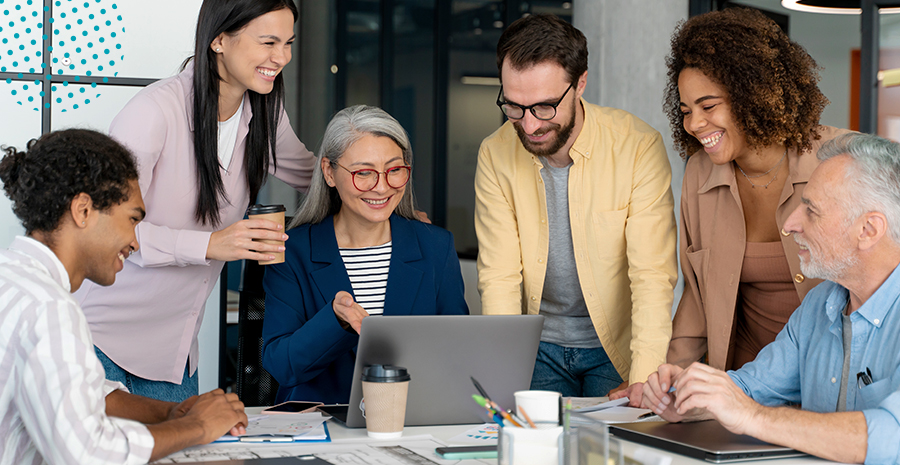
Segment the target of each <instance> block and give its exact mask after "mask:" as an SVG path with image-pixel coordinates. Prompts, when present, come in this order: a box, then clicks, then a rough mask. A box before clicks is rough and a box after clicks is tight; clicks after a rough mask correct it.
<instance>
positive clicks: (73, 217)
mask: <svg viewBox="0 0 900 465" xmlns="http://www.w3.org/2000/svg"><path fill="white" fill-rule="evenodd" d="M5 152H6V154H5V156H4V157H3V159H2V160H0V180H2V182H3V188H4V190H5V191H6V195H7V196H9V198H10V199H11V200H12V202H13V211H14V212H15V214H16V216H18V217H19V219H20V220H21V221H22V225H23V226H24V227H25V232H26V235H25V236H18V237H16V238H15V240H14V241H13V242H12V245H11V246H10V248H9V249H5V250H2V251H0V328H2V331H0V366H2V367H3V369H2V370H0V386H3V395H2V396H0V437H2V438H3V442H4V444H5V446H4V447H2V448H0V463H51V464H64V463H65V464H70V463H85V464H88V463H89V464H123V463H124V464H137V463H146V462H147V461H149V460H156V459H158V458H161V457H164V456H166V455H168V454H170V453H172V452H175V451H177V450H180V449H183V448H185V447H188V446H192V445H196V444H204V443H208V442H210V441H212V440H214V439H216V438H218V437H220V436H221V435H223V434H225V433H227V432H229V430H230V431H231V432H232V433H234V434H240V433H242V432H243V429H244V428H243V425H246V423H247V416H246V415H245V414H244V411H243V408H244V406H243V404H242V403H241V402H240V401H239V400H238V398H237V396H235V395H234V394H225V393H223V392H222V391H221V390H218V389H217V390H215V391H212V392H208V393H206V394H203V395H202V396H199V397H198V396H194V397H192V398H190V399H188V400H186V401H184V402H182V403H180V404H175V403H172V402H162V401H158V400H154V399H148V398H146V397H140V396H135V395H132V394H129V393H128V392H127V391H126V390H125V386H123V385H122V384H120V383H114V382H111V381H106V380H105V377H104V372H103V366H102V365H101V364H100V360H98V359H97V356H96V354H95V353H94V345H93V342H92V339H91V333H90V330H89V329H88V326H87V322H86V320H85V318H84V314H83V313H82V311H81V308H80V307H79V306H78V303H77V302H76V301H75V299H74V298H73V297H72V295H71V292H74V291H75V290H77V289H78V288H79V286H81V284H82V283H83V282H84V280H86V279H90V280H91V281H93V282H95V283H98V284H101V285H104V286H108V285H110V284H112V283H113V282H115V280H116V273H117V272H119V271H121V270H122V267H123V263H124V261H125V258H126V257H127V256H128V255H129V254H130V253H131V252H133V251H135V250H137V249H138V243H137V238H136V236H135V231H134V227H135V225H137V223H139V222H140V221H141V220H142V219H143V218H144V202H143V200H142V199H141V191H140V188H139V187H138V174H137V169H136V167H135V163H134V159H133V158H132V156H131V154H130V153H129V152H128V151H127V150H126V149H125V148H124V147H122V146H121V145H119V144H118V143H116V142H115V141H113V140H112V139H110V138H109V137H107V136H105V135H103V134H100V133H97V132H94V131H88V130H81V129H70V130H66V131H60V132H54V133H50V134H47V135H45V136H43V137H42V138H41V139H40V140H37V141H32V142H31V143H29V145H28V149H27V151H25V152H19V151H17V150H16V149H15V148H11V147H10V148H6V149H5Z"/></svg>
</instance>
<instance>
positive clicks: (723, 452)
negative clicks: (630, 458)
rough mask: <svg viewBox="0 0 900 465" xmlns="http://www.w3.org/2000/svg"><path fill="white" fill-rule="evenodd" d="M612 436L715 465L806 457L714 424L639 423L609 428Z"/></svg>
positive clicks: (710, 421) (704, 422)
mask: <svg viewBox="0 0 900 465" xmlns="http://www.w3.org/2000/svg"><path fill="white" fill-rule="evenodd" d="M609 431H610V433H612V434H614V435H616V436H619V437H621V438H623V439H627V440H629V441H632V442H637V443H641V444H646V445H649V446H653V447H658V448H660V449H665V450H668V451H671V452H675V453H677V454H682V455H687V456H689V457H694V458H698V459H701V460H706V461H708V462H714V463H725V462H740V461H747V460H758V459H762V458H784V457H799V456H803V455H806V454H804V453H802V452H798V451H796V450H794V449H790V448H788V447H783V446H776V445H773V444H769V443H767V442H763V441H760V440H759V439H756V438H753V437H751V436H746V435H742V434H734V433H732V432H730V431H728V430H727V429H725V427H724V426H722V425H721V424H720V423H719V422H717V421H715V420H709V421H699V422H694V423H667V422H639V423H624V424H619V425H610V427H609Z"/></svg>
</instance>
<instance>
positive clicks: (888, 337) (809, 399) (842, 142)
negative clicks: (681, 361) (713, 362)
mask: <svg viewBox="0 0 900 465" xmlns="http://www.w3.org/2000/svg"><path fill="white" fill-rule="evenodd" d="M818 157H819V159H820V160H822V163H821V164H820V165H819V167H818V168H816V170H815V171H814V172H813V174H812V176H811V177H810V179H809V184H808V185H807V187H806V190H804V192H803V199H802V201H803V204H802V205H800V206H799V207H798V208H797V209H796V210H795V211H794V212H793V214H791V216H790V218H789V219H788V221H787V222H786V223H785V230H786V231H787V232H789V233H792V234H793V236H794V239H795V240H796V241H797V243H798V244H799V245H800V249H801V250H800V260H801V267H802V270H803V273H804V274H805V275H806V276H808V277H817V278H823V279H827V280H828V281H826V282H824V283H822V284H820V285H819V286H817V287H816V288H815V289H813V290H812V291H811V292H810V293H809V294H807V296H806V298H805V299H804V300H803V303H802V304H801V306H800V308H798V309H797V311H796V312H794V314H793V315H792V316H791V319H790V320H789V321H788V324H787V325H786V326H785V327H784V329H783V330H782V331H781V333H779V335H778V337H777V338H776V339H775V341H774V342H773V343H771V344H769V345H768V346H766V347H765V348H764V349H763V350H762V351H761V352H760V353H759V355H758V356H757V358H756V360H754V361H753V362H750V363H748V364H746V365H744V366H743V367H742V368H741V369H739V370H737V371H729V372H728V373H725V372H723V371H719V370H715V369H713V368H710V367H709V366H707V365H703V364H700V363H694V364H693V365H691V366H690V367H688V368H687V369H684V370H682V369H681V368H679V367H677V366H674V365H662V366H660V367H659V371H658V372H657V373H654V374H652V375H650V378H649V379H648V381H647V383H646V384H645V386H644V392H643V405H644V406H645V407H646V408H650V409H652V410H653V411H654V412H656V413H657V414H659V415H661V416H662V417H663V418H664V419H666V420H668V421H671V422H677V421H697V420H704V419H716V420H718V421H719V422H720V423H722V425H724V426H725V427H726V428H728V429H729V430H731V431H733V432H735V433H740V434H747V435H750V436H754V437H756V438H759V439H762V440H764V441H767V442H770V443H774V444H780V445H784V446H787V447H791V448H794V449H797V450H801V451H804V452H807V453H810V454H813V455H817V456H820V457H823V458H826V459H829V460H835V461H840V462H853V463H860V462H865V463H900V392H898V385H900V308H898V307H900V266H898V265H900V145H898V144H897V143H895V142H891V141H888V140H886V139H882V138H880V137H877V136H872V135H866V134H847V135H844V136H841V137H839V138H837V139H834V140H833V141H831V142H829V143H828V144H826V145H825V146H823V147H822V149H821V150H820V151H819V154H818ZM670 387H671V388H674V390H673V392H671V393H670V392H669V391H670ZM797 404H799V405H801V406H802V410H801V409H798V408H797V407H796V406H797ZM791 405H794V407H792V406H791Z"/></svg>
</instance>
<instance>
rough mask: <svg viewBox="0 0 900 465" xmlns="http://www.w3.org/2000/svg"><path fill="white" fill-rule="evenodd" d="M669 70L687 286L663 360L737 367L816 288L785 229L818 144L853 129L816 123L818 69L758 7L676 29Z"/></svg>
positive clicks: (821, 101) (820, 104) (668, 103)
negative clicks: (681, 168)
mask: <svg viewBox="0 0 900 465" xmlns="http://www.w3.org/2000/svg"><path fill="white" fill-rule="evenodd" d="M666 64H667V66H668V85H667V86H666V96H665V111H666V113H667V114H668V116H669V122H670V124H671V127H672V131H673V137H674V139H675V144H676V146H677V148H678V149H679V150H680V152H681V156H682V157H687V159H688V161H687V168H686V170H685V175H684V184H683V188H682V195H681V243H680V250H681V267H682V271H683V273H684V277H685V290H684V295H683V296H682V298H681V302H680V303H679V304H678V311H677V312H676V314H675V319H674V321H673V334H672V341H671V343H670V345H669V352H668V356H667V359H668V361H669V363H673V364H677V365H680V366H687V365H689V364H691V363H692V362H695V361H698V360H700V359H702V358H703V357H704V354H707V356H708V359H707V362H708V363H709V365H710V366H713V367H715V368H718V369H737V368H739V367H741V366H742V365H743V364H745V363H747V362H750V361H752V360H753V359H754V358H756V354H757V353H758V352H759V351H760V349H762V348H763V347H764V346H765V345H767V344H768V343H770V342H772V341H773V340H774V339H775V336H776V335H777V334H778V332H779V331H781V328H782V327H783V326H784V325H785V323H787V320H788V318H789V317H790V316H791V314H792V313H793V311H794V309H796V308H797V307H798V306H799V305H800V301H801V300H802V299H803V297H804V296H805V295H806V293H807V292H808V291H809V290H810V289H812V288H813V287H814V286H815V285H816V284H818V283H819V282H820V281H819V280H816V279H807V278H806V277H805V276H804V275H803V273H802V272H801V271H800V260H799V257H798V256H797V253H798V251H799V248H798V245H797V243H796V242H794V240H793V238H792V237H790V235H789V234H788V233H786V232H785V230H784V229H783V225H784V221H785V220H786V219H787V217H788V216H789V215H790V214H791V212H793V211H794V209H795V208H796V207H797V205H799V204H800V203H802V195H803V188H804V187H805V186H806V182H807V180H808V179H809V176H810V174H811V173H812V171H813V169H815V167H816V166H817V165H818V164H819V161H818V159H817V158H816V152H817V151H818V149H819V147H820V146H821V145H822V144H823V143H824V142H825V141H827V140H829V139H833V138H834V137H836V136H837V135H839V134H842V133H843V132H846V131H845V130H840V129H836V128H832V127H826V126H821V125H819V123H818V121H819V116H820V115H821V114H822V110H823V109H824V108H825V106H826V105H827V104H828V99H826V98H825V96H824V95H822V92H821V91H819V88H818V86H817V82H818V80H819V75H818V71H817V65H816V62H815V61H814V60H813V59H812V57H810V56H809V54H808V53H807V52H806V50H804V49H803V48H802V47H801V46H800V45H798V44H797V43H795V42H792V41H791V40H790V39H789V38H788V37H787V35H786V34H785V33H784V32H783V31H782V30H781V28H779V27H778V25H777V24H775V22H774V21H772V20H771V19H768V18H766V17H765V16H764V15H763V14H761V13H760V12H759V11H756V10H749V9H743V8H731V9H726V10H724V11H716V12H712V13H707V14H704V15H700V16H697V17H694V18H691V19H690V20H688V21H687V22H685V23H683V24H681V25H680V27H678V28H677V29H676V30H675V33H674V35H673V37H672V52H671V54H670V55H669V57H668V58H667V60H666Z"/></svg>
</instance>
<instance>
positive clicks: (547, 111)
mask: <svg viewBox="0 0 900 465" xmlns="http://www.w3.org/2000/svg"><path fill="white" fill-rule="evenodd" d="M573 85H574V83H572V84H569V87H567V88H566V91H565V92H563V94H562V97H560V98H559V100H557V101H556V103H547V102H544V103H535V104H534V105H528V106H525V105H519V104H518V103H512V102H504V101H503V100H501V99H502V98H503V87H501V88H500V93H499V94H498V95H497V106H498V107H500V109H501V110H503V114H504V115H506V116H507V117H508V118H509V119H522V118H523V117H524V116H525V110H529V111H531V114H532V115H534V117H535V118H537V119H539V120H541V121H547V120H551V119H553V117H555V116H556V107H558V106H559V104H560V103H562V101H563V99H564V98H566V95H567V94H568V93H569V90H571V89H572V86H573Z"/></svg>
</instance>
